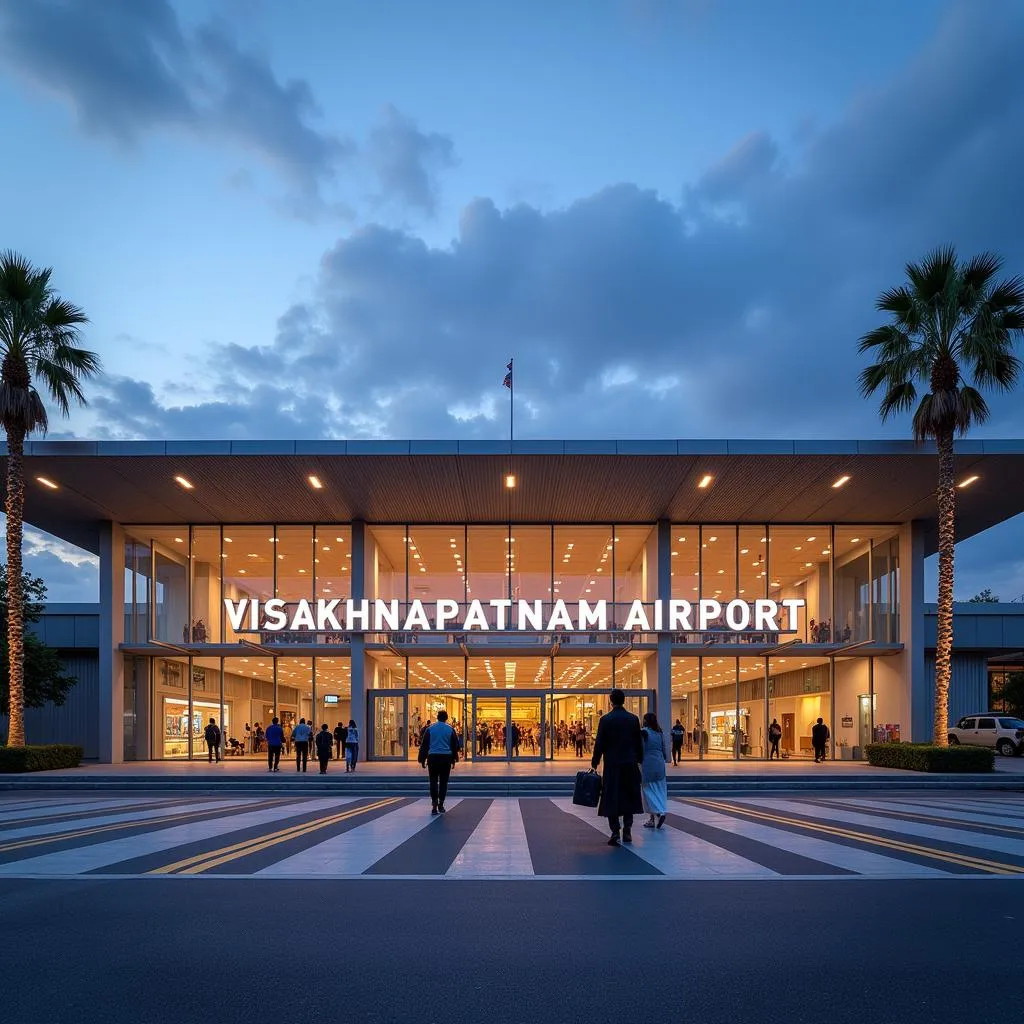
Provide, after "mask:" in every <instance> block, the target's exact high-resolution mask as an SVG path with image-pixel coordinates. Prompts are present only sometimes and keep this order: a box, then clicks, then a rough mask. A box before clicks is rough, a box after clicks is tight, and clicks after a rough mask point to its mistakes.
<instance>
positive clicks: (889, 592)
mask: <svg viewBox="0 0 1024 1024" xmlns="http://www.w3.org/2000/svg"><path fill="white" fill-rule="evenodd" d="M899 561H900V555H899V538H898V536H897V534H896V531H895V529H893V530H891V531H885V533H884V534H883V535H882V536H881V537H879V536H877V535H875V536H873V537H872V539H871V577H872V579H871V615H872V639H874V640H876V641H877V642H878V643H883V644H894V643H898V642H899V635H900V632H899V618H900V599H899V594H900V577H899Z"/></svg>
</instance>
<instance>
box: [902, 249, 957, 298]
mask: <svg viewBox="0 0 1024 1024" xmlns="http://www.w3.org/2000/svg"><path fill="white" fill-rule="evenodd" d="M956 272H957V262H956V249H954V248H953V246H951V245H948V246H945V247H944V248H939V249H933V250H932V251H931V252H930V253H928V254H927V255H926V256H925V258H924V259H923V260H922V261H921V262H920V263H908V264H907V266H906V275H907V279H908V280H909V281H910V284H911V287H912V289H913V292H914V298H915V299H916V300H917V301H918V302H919V303H922V304H924V305H926V306H927V305H932V304H934V303H935V302H939V301H941V300H942V296H943V293H944V292H945V291H946V288H947V287H948V284H949V279H950V277H952V276H955V275H956Z"/></svg>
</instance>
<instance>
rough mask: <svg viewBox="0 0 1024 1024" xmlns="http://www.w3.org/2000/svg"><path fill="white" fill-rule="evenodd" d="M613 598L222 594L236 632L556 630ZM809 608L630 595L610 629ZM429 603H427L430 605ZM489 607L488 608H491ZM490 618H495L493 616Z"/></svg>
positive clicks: (754, 623)
mask: <svg viewBox="0 0 1024 1024" xmlns="http://www.w3.org/2000/svg"><path fill="white" fill-rule="evenodd" d="M609 604H610V602H608V601H593V602H591V601H578V602H566V601H555V602H554V604H547V603H546V602H544V601H523V600H519V601H512V600H507V599H503V600H493V601H477V600H474V601H470V602H469V603H468V604H466V605H460V604H459V602H458V601H453V600H441V601H435V602H424V601H419V600H416V601H411V602H410V603H409V605H408V607H407V609H406V610H405V611H404V614H403V610H402V609H401V607H400V603H399V602H398V601H383V600H380V599H378V600H375V601H369V600H362V601H353V600H352V599H351V598H350V599H348V600H345V601H342V600H333V601H328V600H326V599H324V598H321V599H320V600H319V601H307V600H305V599H303V600H301V601H295V602H286V601H283V600H281V599H280V598H273V599H271V600H269V601H260V600H257V599H255V598H243V599H242V600H240V601H233V600H231V599H230V598H225V599H224V607H225V609H226V611H227V616H228V621H229V622H230V623H231V628H232V629H233V630H234V631H235V632H236V633H242V632H254V633H255V632H263V631H266V632H277V631H279V630H288V631H290V632H299V631H308V632H321V633H322V632H329V631H334V632H346V633H363V632H374V633H382V632H386V631H392V632H398V631H400V630H401V631H404V632H411V631H412V630H427V631H432V630H438V631H440V632H452V631H454V632H462V631H469V630H474V629H479V630H497V631H519V630H533V631H535V632H542V633H543V632H546V633H551V632H555V631H557V630H566V631H568V632H575V631H576V630H582V631H586V630H607V629H608V628H609V618H608V610H609V609H608V606H609ZM803 607H804V600H803V599H802V598H786V599H784V600H782V601H772V600H769V599H767V598H758V599H757V600H754V601H743V600H739V599H736V600H733V601H726V602H722V601H716V600H714V599H713V598H701V599H700V600H698V601H683V600H671V601H646V602H645V601H633V602H632V603H631V604H630V605H629V612H628V614H627V615H626V620H625V622H623V623H621V624H619V623H613V624H612V625H611V628H612V629H616V630H624V631H632V630H636V631H639V632H642V633H651V632H663V631H668V632H687V631H690V632H692V631H696V632H706V631H708V630H719V631H728V632H734V633H742V632H748V631H754V632H757V633H780V632H793V631H795V630H796V629H797V615H798V613H799V610H800V609H801V608H803ZM428 608H429V610H428ZM488 613H490V614H488ZM492 618H493V622H492Z"/></svg>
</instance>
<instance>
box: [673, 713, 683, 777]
mask: <svg viewBox="0 0 1024 1024" xmlns="http://www.w3.org/2000/svg"><path fill="white" fill-rule="evenodd" d="M685 739H686V730H685V729H684V728H683V723H682V722H680V721H679V719H678V718H677V719H676V724H675V725H673V726H672V764H673V766H675V765H677V764H679V762H680V761H681V760H682V759H683V741H684V740H685Z"/></svg>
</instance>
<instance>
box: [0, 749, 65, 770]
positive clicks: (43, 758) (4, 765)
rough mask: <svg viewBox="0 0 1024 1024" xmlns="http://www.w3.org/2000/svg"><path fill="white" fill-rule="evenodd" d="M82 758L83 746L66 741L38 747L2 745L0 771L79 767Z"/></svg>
mask: <svg viewBox="0 0 1024 1024" xmlns="http://www.w3.org/2000/svg"><path fill="white" fill-rule="evenodd" d="M81 760H82V748H81V747H72V746H69V745H68V744H66V743H50V744H47V745H46V746H38V747H0V773H13V772H49V771H53V770H54V769H56V768H77V767H78V765H79V764H80V762H81Z"/></svg>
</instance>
